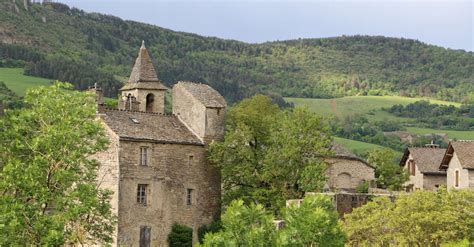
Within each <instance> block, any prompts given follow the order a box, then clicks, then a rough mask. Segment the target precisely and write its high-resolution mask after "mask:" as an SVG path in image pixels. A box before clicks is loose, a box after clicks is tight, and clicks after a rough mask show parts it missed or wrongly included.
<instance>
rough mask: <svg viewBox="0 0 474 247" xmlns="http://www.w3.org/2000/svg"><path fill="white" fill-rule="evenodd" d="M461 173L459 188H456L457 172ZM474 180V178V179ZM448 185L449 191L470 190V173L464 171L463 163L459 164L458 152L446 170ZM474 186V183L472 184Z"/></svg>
mask: <svg viewBox="0 0 474 247" xmlns="http://www.w3.org/2000/svg"><path fill="white" fill-rule="evenodd" d="M456 171H459V187H455V172H456ZM473 180H474V178H473ZM446 184H447V188H448V190H450V189H453V188H457V189H462V188H469V171H468V170H467V169H463V168H462V166H461V163H460V162H459V159H458V156H457V155H456V152H454V154H453V157H452V158H451V161H449V167H448V169H447V170H446ZM472 185H473V186H474V182H473V183H472ZM473 188H474V187H473Z"/></svg>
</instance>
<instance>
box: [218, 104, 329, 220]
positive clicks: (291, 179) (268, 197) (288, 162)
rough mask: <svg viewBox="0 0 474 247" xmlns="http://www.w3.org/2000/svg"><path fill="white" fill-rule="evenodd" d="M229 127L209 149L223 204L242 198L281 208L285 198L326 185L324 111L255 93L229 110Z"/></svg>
mask: <svg viewBox="0 0 474 247" xmlns="http://www.w3.org/2000/svg"><path fill="white" fill-rule="evenodd" d="M226 128H227V132H226V135H225V139H224V141H223V142H219V143H214V144H212V145H211V146H210V149H209V158H210V160H211V161H212V162H213V163H214V164H216V165H217V166H218V167H219V168H220V169H221V174H222V188H223V203H224V205H228V204H229V203H230V202H231V201H233V200H235V199H242V200H243V201H244V202H246V203H256V204H262V205H263V206H264V207H265V208H268V209H269V210H272V211H273V212H275V213H277V214H278V213H279V210H280V209H281V208H282V207H283V205H284V204H285V200H287V199H296V198H302V197H303V196H304V193H305V192H306V191H315V190H318V189H321V188H322V187H323V185H324V181H325V170H326V163H325V162H324V157H326V156H328V155H330V154H331V151H330V148H331V144H332V143H331V142H332V137H331V134H330V132H329V128H328V126H327V123H326V122H324V121H323V119H322V118H321V117H319V116H317V115H315V114H314V113H311V112H309V111H307V110H305V109H300V108H295V109H287V110H282V109H280V108H279V107H278V105H276V104H274V103H272V101H271V99H270V98H269V97H266V96H262V95H257V96H254V97H253V98H250V99H245V100H243V101H241V102H240V103H239V104H237V105H236V106H234V107H232V108H231V109H230V110H229V111H228V114H227V125H226Z"/></svg>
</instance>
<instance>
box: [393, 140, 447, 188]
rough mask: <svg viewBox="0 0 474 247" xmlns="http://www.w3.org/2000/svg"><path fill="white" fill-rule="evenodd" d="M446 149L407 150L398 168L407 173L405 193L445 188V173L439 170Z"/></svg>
mask: <svg viewBox="0 0 474 247" xmlns="http://www.w3.org/2000/svg"><path fill="white" fill-rule="evenodd" d="M445 152H446V149H442V148H437V147H420V148H407V149H406V150H405V153H404V155H403V157H402V159H401V161H400V166H402V167H403V169H404V170H405V171H407V172H408V173H409V179H408V181H407V182H405V184H404V186H405V188H406V191H414V190H422V189H423V190H431V191H435V190H437V189H438V188H439V187H440V186H446V172H445V171H442V170H440V169H439V165H440V164H441V161H442V159H443V155H444V153H445Z"/></svg>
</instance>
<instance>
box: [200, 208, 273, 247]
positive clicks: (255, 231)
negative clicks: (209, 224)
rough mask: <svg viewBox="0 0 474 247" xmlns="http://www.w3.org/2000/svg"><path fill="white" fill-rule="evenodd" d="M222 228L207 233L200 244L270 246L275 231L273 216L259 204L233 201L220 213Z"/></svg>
mask: <svg viewBox="0 0 474 247" xmlns="http://www.w3.org/2000/svg"><path fill="white" fill-rule="evenodd" d="M222 227H223V229H222V230H221V231H219V232H217V233H208V234H206V236H205V238H204V243H203V245H202V246H261V247H263V246H272V245H275V243H276V237H277V231H276V228H275V225H274V224H273V216H272V214H270V213H268V212H267V211H266V210H265V208H264V207H263V206H262V205H260V204H253V203H252V204H250V205H249V206H246V205H244V202H243V201H242V200H235V201H233V202H232V203H231V204H230V205H229V207H228V208H227V210H226V211H225V213H224V214H223V215H222Z"/></svg>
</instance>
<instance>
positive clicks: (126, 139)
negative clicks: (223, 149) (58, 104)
mask: <svg viewBox="0 0 474 247" xmlns="http://www.w3.org/2000/svg"><path fill="white" fill-rule="evenodd" d="M166 90H167V88H166V87H165V86H164V85H163V84H162V83H161V82H160V80H159V79H158V77H157V75H156V72H155V69H154V66H153V64H152V61H151V59H150V56H149V54H148V52H147V50H146V48H145V46H144V45H142V47H141V48H140V52H139V54H138V58H137V60H136V62H135V65H134V67H133V69H132V73H131V75H130V79H129V81H128V83H127V84H126V85H125V86H124V87H123V88H122V89H121V100H120V102H119V107H118V108H119V109H117V110H111V109H105V108H104V106H103V100H102V97H101V96H100V91H98V95H99V96H98V104H99V107H98V116H99V119H101V120H102V122H103V124H104V126H105V130H106V133H107V136H108V139H109V142H110V144H109V147H108V150H106V151H105V152H102V153H99V154H97V157H96V159H98V160H99V162H100V163H101V167H100V170H99V181H98V182H99V185H100V186H101V187H102V188H106V189H110V190H112V191H113V192H114V195H113V197H112V199H111V205H112V207H113V211H114V213H115V214H116V215H117V217H118V224H117V227H116V231H115V234H114V236H113V237H114V246H167V245H168V243H167V237H168V234H169V232H170V230H171V227H172V225H173V224H174V223H178V224H183V225H187V226H189V227H192V229H193V239H194V241H196V240H197V229H198V228H199V227H200V226H201V225H203V224H208V223H211V222H212V221H213V220H214V219H215V217H217V216H218V215H219V214H220V196H221V193H220V173H219V171H218V169H216V168H215V167H214V166H212V165H211V164H210V163H209V162H208V160H207V159H206V146H207V145H208V144H209V143H210V142H212V141H214V140H219V139H222V138H223V135H224V120H225V113H226V102H225V100H224V98H223V97H222V96H221V95H220V94H219V93H218V92H217V91H216V90H214V89H212V88H211V87H209V86H208V85H205V84H198V83H192V82H178V83H177V84H175V85H174V87H173V89H172V98H173V105H172V111H173V114H170V115H167V114H164V109H165V98H164V95H165V92H166Z"/></svg>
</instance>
